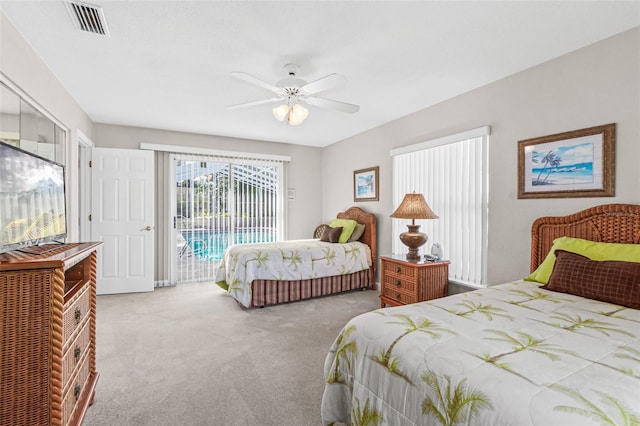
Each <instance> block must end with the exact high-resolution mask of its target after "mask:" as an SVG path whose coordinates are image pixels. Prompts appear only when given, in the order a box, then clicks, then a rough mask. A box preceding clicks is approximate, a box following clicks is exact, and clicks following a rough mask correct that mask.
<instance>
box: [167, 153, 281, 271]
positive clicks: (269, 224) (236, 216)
mask: <svg viewBox="0 0 640 426" xmlns="http://www.w3.org/2000/svg"><path fill="white" fill-rule="evenodd" d="M174 161H175V165H174V167H175V187H174V189H175V198H174V199H175V200H176V203H175V204H176V205H175V214H174V223H173V227H174V230H175V240H176V241H175V247H176V251H177V255H176V257H175V258H176V265H175V266H176V267H175V271H176V278H177V282H187V281H206V280H212V279H214V275H215V269H216V267H217V262H219V261H220V260H221V259H222V256H223V253H224V251H225V250H226V249H227V247H229V246H230V245H232V244H241V243H255V242H271V241H278V240H281V239H282V238H283V235H284V234H283V226H282V222H283V220H282V211H283V197H282V193H283V190H282V188H283V184H282V182H283V164H282V162H280V161H267V160H251V159H230V158H223V157H210V156H208V157H204V156H202V157H200V156H188V157H187V156H184V157H181V156H178V157H176V158H175V160H174Z"/></svg>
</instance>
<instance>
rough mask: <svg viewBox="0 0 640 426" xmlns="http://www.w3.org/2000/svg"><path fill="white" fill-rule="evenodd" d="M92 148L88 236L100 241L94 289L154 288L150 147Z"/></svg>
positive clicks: (100, 291) (102, 291)
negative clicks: (89, 234)
mask: <svg viewBox="0 0 640 426" xmlns="http://www.w3.org/2000/svg"><path fill="white" fill-rule="evenodd" d="M91 151H92V152H91V160H92V166H91V210H92V213H91V216H92V217H91V239H92V241H102V242H103V243H104V244H103V246H102V247H101V249H100V252H99V256H98V282H97V293H98V294H113V293H133V292H142V291H153V273H154V268H153V259H154V253H153V250H154V232H153V227H154V223H153V222H154V220H153V219H154V192H153V181H154V170H153V166H154V160H153V152H152V151H142V150H136V149H114V148H93V149H92V150H91Z"/></svg>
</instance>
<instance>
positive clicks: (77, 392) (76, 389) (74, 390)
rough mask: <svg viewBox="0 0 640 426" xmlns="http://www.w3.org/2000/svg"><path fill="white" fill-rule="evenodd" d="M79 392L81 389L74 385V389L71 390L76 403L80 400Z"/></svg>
mask: <svg viewBox="0 0 640 426" xmlns="http://www.w3.org/2000/svg"><path fill="white" fill-rule="evenodd" d="M80 390H82V388H81V387H80V385H79V384H77V383H76V385H75V387H74V388H73V396H74V398H75V399H76V401H78V398H80Z"/></svg>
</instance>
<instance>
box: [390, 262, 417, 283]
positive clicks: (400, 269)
mask: <svg viewBox="0 0 640 426" xmlns="http://www.w3.org/2000/svg"><path fill="white" fill-rule="evenodd" d="M382 273H383V274H384V275H387V274H393V275H397V276H399V277H401V278H408V279H415V278H416V277H417V269H416V268H413V267H411V266H407V265H403V264H401V263H395V262H388V261H387V262H384V263H383V268H382Z"/></svg>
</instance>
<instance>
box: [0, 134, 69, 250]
mask: <svg viewBox="0 0 640 426" xmlns="http://www.w3.org/2000/svg"><path fill="white" fill-rule="evenodd" d="M66 217H67V215H66V202H65V190H64V166H62V165H61V164H58V163H55V162H53V161H50V160H47V159H46V158H42V157H39V156H37V155H35V154H31V153H29V152H27V151H23V150H22V149H19V148H16V147H14V146H12V145H9V144H6V143H4V142H0V253H2V252H6V251H10V250H21V251H26V252H36V253H37V252H42V251H43V250H42V249H41V248H39V249H36V247H35V246H40V245H42V244H44V243H47V242H52V241H58V242H61V240H63V239H64V238H65V237H66V236H67V219H66Z"/></svg>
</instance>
